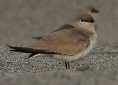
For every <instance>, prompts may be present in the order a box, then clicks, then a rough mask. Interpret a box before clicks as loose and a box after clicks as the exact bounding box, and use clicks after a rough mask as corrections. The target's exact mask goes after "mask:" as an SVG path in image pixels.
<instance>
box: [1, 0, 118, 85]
mask: <svg viewBox="0 0 118 85" xmlns="http://www.w3.org/2000/svg"><path fill="white" fill-rule="evenodd" d="M84 6H94V7H95V8H96V9H98V10H99V11H100V13H99V15H98V18H96V19H95V21H96V23H97V27H98V28H97V34H98V37H99V38H98V42H97V47H96V48H95V49H93V51H92V52H91V54H89V55H88V56H87V57H85V58H83V59H80V60H79V61H77V62H72V63H70V64H71V68H70V69H66V68H65V64H64V62H63V61H60V60H57V59H54V58H51V57H48V56H46V57H33V58H30V59H27V60H26V59H25V58H26V57H27V56H28V54H25V53H14V52H10V51H9V50H10V49H9V48H8V47H6V46H5V45H6V44H8V45H18V44H19V46H26V45H29V44H32V43H34V42H36V40H35V39H32V37H37V36H45V35H47V34H49V33H50V32H51V31H53V30H55V29H58V28H59V26H60V25H63V24H65V23H68V22H69V21H71V20H72V19H73V18H75V17H76V15H77V13H78V10H79V9H80V8H82V7H84ZM117 9H118V1H117V0H112V1H111V0H0V85H33V84H34V85H39V84H40V85H55V84H56V85H117V83H118V81H117V80H118V72H117V71H118V43H117V42H118V38H117V36H118V33H117V32H118V29H117V27H118V24H117V23H118V11H117Z"/></svg>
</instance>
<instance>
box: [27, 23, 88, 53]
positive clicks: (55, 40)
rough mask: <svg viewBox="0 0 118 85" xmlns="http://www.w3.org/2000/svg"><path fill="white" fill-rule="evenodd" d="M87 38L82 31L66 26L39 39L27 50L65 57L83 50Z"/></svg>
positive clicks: (86, 43)
mask: <svg viewBox="0 0 118 85" xmlns="http://www.w3.org/2000/svg"><path fill="white" fill-rule="evenodd" d="M89 44H90V42H89V37H88V36H86V35H85V34H84V33H83V32H82V31H80V30H78V29H76V28H74V27H73V26H71V25H69V24H67V25H63V26H62V27H61V28H60V29H58V30H56V31H54V32H52V33H51V34H50V35H48V36H46V37H43V38H41V39H40V40H39V41H38V42H37V43H35V44H33V45H30V46H29V48H32V49H35V50H44V51H45V52H54V53H60V54H65V55H74V54H76V53H79V52H80V51H83V50H85V49H86V48H87V47H88V46H89Z"/></svg>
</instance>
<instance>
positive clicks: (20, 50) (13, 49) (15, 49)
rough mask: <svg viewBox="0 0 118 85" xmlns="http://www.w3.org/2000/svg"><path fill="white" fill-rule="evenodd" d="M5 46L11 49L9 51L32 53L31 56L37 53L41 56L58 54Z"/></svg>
mask: <svg viewBox="0 0 118 85" xmlns="http://www.w3.org/2000/svg"><path fill="white" fill-rule="evenodd" d="M7 46H8V47H9V48H11V49H12V50H10V51H15V52H22V53H32V55H34V54H38V53H41V54H59V53H55V52H47V51H45V50H40V49H33V48H28V47H17V46H9V45H7Z"/></svg>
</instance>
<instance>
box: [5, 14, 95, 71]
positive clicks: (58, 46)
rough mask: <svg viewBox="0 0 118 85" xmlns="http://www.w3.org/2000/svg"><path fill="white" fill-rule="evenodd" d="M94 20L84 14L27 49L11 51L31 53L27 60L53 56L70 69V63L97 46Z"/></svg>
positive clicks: (17, 48)
mask: <svg viewBox="0 0 118 85" xmlns="http://www.w3.org/2000/svg"><path fill="white" fill-rule="evenodd" d="M94 23H95V21H94V19H93V17H92V16H91V15H90V14H88V13H82V14H80V15H79V16H78V17H76V19H75V20H73V21H72V22H70V23H67V24H64V25H62V26H60V28H59V29H57V30H55V31H53V32H51V33H50V34H49V35H47V36H44V37H42V38H41V39H39V40H38V41H37V42H36V43H34V44H31V45H29V46H27V47H18V46H10V45H7V46H8V47H9V48H11V50H10V51H14V52H22V53H30V55H29V56H28V57H27V58H30V57H35V56H40V55H51V56H52V57H53V58H56V59H59V60H62V61H64V62H65V65H66V68H67V69H68V68H70V62H74V61H77V60H79V59H81V58H83V57H85V56H86V55H87V54H88V53H89V52H90V51H91V50H92V48H93V47H94V46H95V44H96V41H97V34H96V30H95V26H94Z"/></svg>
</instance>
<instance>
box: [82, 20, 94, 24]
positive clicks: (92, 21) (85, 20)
mask: <svg viewBox="0 0 118 85" xmlns="http://www.w3.org/2000/svg"><path fill="white" fill-rule="evenodd" d="M81 22H92V23H93V22H95V21H94V20H81Z"/></svg>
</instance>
